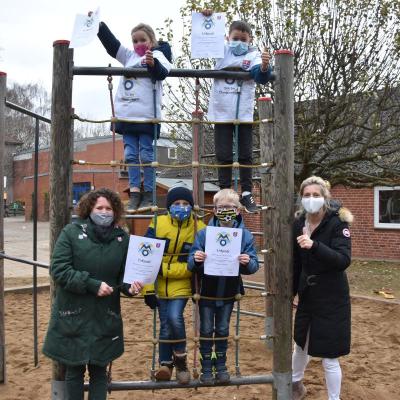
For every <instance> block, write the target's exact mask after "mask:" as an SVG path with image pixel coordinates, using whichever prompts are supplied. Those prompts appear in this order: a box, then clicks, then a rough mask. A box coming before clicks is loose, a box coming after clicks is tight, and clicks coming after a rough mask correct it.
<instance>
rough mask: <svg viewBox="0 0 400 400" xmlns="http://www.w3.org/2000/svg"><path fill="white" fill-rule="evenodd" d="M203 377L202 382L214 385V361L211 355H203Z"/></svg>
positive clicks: (201, 377) (201, 361)
mask: <svg viewBox="0 0 400 400" xmlns="http://www.w3.org/2000/svg"><path fill="white" fill-rule="evenodd" d="M200 363H201V375H200V382H203V383H206V384H208V385H211V384H213V383H214V376H213V371H212V368H213V360H212V359H211V354H202V355H201V360H200Z"/></svg>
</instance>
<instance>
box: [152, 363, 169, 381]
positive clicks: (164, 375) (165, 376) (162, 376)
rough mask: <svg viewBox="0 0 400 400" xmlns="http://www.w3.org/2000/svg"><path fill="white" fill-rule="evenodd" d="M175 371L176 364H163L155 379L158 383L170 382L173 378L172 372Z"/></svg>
mask: <svg viewBox="0 0 400 400" xmlns="http://www.w3.org/2000/svg"><path fill="white" fill-rule="evenodd" d="M173 369H174V364H173V363H172V362H163V363H161V365H160V368H159V369H158V370H157V371H156V373H155V375H154V376H155V378H156V380H157V381H170V380H171V377H172V370H173Z"/></svg>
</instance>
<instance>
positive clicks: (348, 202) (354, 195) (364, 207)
mask: <svg viewBox="0 0 400 400" xmlns="http://www.w3.org/2000/svg"><path fill="white" fill-rule="evenodd" d="M332 197H333V198H335V199H339V200H341V201H342V202H343V205H344V206H345V207H347V208H348V209H349V210H350V211H351V212H352V213H353V215H354V223H353V225H352V227H351V233H352V254H353V257H359V258H369V259H382V260H400V230H399V229H382V228H379V229H376V228H374V189H373V188H364V189H352V188H345V187H344V186H336V187H334V188H333V189H332Z"/></svg>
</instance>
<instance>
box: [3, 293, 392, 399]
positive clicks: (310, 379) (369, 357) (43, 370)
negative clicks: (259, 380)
mask: <svg viewBox="0 0 400 400" xmlns="http://www.w3.org/2000/svg"><path fill="white" fill-rule="evenodd" d="M5 302H6V343H7V344H6V354H7V384H6V385H0V398H1V399H2V400H16V399H49V398H50V380H51V362H50V360H48V359H47V358H46V357H44V356H43V355H42V354H40V356H39V367H37V368H35V367H34V366H33V350H32V349H33V335H32V326H33V321H32V296H31V295H30V294H23V293H20V294H18V293H7V294H6V296H5ZM352 303H353V333H352V340H353V345H352V353H351V354H350V355H349V356H346V357H343V358H342V359H341V365H342V369H343V386H342V388H343V390H342V397H341V398H342V400H395V399H400V383H399V371H400V357H399V354H400V333H399V332H400V304H388V303H384V302H378V301H374V300H368V299H353V302H352ZM122 305H123V316H124V324H125V338H126V346H125V347H126V351H125V353H124V355H123V356H122V357H121V358H120V359H118V360H116V361H115V362H114V364H113V379H114V380H146V379H148V376H149V368H150V366H151V344H149V343H137V342H136V341H135V340H136V339H139V338H149V337H150V336H151V334H152V324H151V321H152V314H151V312H150V310H149V309H148V308H147V307H145V306H144V305H143V303H142V300H139V299H136V300H131V299H123V300H122ZM242 308H243V309H245V310H252V311H259V312H262V310H263V303H262V301H261V299H258V298H257V299H256V298H248V299H246V300H244V301H243V303H242ZM38 309H39V345H40V347H41V345H42V343H43V337H44V334H45V332H46V329H47V322H48V317H49V294H48V292H42V293H39V295H38ZM191 310H192V305H191V302H189V303H188V306H187V311H186V321H187V325H190V323H189V321H191ZM232 320H233V321H232V332H233V322H234V318H232ZM241 333H242V335H244V336H246V337H257V336H259V335H260V334H262V333H263V319H261V318H255V317H250V316H242V319H241ZM188 335H190V336H191V335H192V329H191V327H188ZM233 346H234V345H233V344H232V345H231V349H230V352H229V368H230V371H231V373H234V351H233ZM189 348H190V349H191V350H192V349H193V346H192V343H191V342H190V345H189ZM240 349H241V353H240V363H241V373H242V374H243V375H258V374H264V373H269V372H270V371H271V366H272V356H271V353H270V352H269V351H267V350H266V349H265V347H264V345H263V344H262V343H261V342H260V341H259V340H245V341H243V342H241V345H240ZM192 358H193V351H191V353H190V363H191V364H192ZM305 383H306V385H307V388H308V391H309V395H308V396H307V399H310V400H312V399H315V400H322V399H324V400H325V399H326V398H327V396H326V392H325V385H324V377H323V373H322V366H321V362H320V360H318V359H315V360H312V361H311V362H310V365H309V368H308V370H307V372H306V377H305ZM149 398H153V399H155V400H158V399H163V400H166V399H171V400H178V399H183V398H192V399H211V398H214V399H221V400H222V399H224V400H225V399H237V400H239V399H247V400H255V399H270V398H271V387H270V386H269V385H255V386H242V387H240V388H236V387H226V388H225V387H224V388H222V387H216V388H201V389H198V390H194V389H178V390H175V391H167V390H162V391H156V392H154V393H148V392H145V391H135V392H113V393H112V394H111V395H109V399H125V400H127V399H136V400H148V399H149Z"/></svg>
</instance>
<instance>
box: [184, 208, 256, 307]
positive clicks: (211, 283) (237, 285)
mask: <svg viewBox="0 0 400 400" xmlns="http://www.w3.org/2000/svg"><path fill="white" fill-rule="evenodd" d="M208 225H209V226H220V225H219V221H218V219H217V218H216V217H213V218H212V219H211V220H210V222H209V224H208ZM232 228H241V229H243V233H242V248H241V253H242V254H248V255H249V256H250V261H249V263H248V264H247V265H240V266H239V276H212V275H205V274H204V264H203V263H197V262H196V261H195V260H194V253H195V252H196V251H197V250H200V251H204V249H205V245H206V229H202V230H201V231H199V232H197V235H196V238H195V241H194V243H193V246H192V248H191V250H190V255H189V259H188V269H189V270H190V271H192V272H197V274H196V275H197V279H198V282H199V289H200V294H201V295H202V296H206V297H234V296H235V295H236V294H238V293H240V294H244V288H243V282H242V278H241V276H240V274H243V275H250V274H254V273H255V272H257V271H258V269H259V264H258V257H257V252H256V249H255V247H254V243H253V235H252V234H251V232H250V231H249V230H248V229H246V228H245V227H244V223H243V219H242V217H241V215H238V217H237V219H236V221H235V223H234V225H233V226H232ZM194 279H196V276H195V277H194ZM233 301H235V300H234V299H229V300H228V299H227V300H224V301H216V302H213V303H214V304H216V305H217V306H218V305H223V304H224V303H228V302H233ZM207 303H210V301H209V300H203V299H202V300H201V301H200V304H207Z"/></svg>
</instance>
